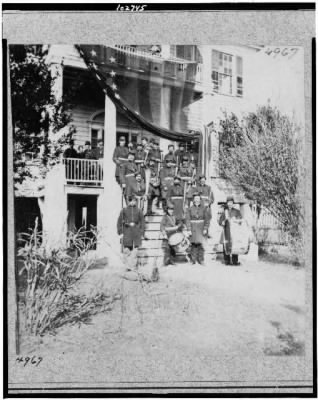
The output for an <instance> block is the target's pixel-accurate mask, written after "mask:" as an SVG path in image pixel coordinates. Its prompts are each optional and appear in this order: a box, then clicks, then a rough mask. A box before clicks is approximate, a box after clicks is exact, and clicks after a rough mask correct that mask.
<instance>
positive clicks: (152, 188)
mask: <svg viewBox="0 0 318 400" xmlns="http://www.w3.org/2000/svg"><path fill="white" fill-rule="evenodd" d="M149 169H150V179H149V188H148V204H147V214H148V215H151V214H152V204H153V201H154V199H156V198H157V204H156V206H157V207H158V208H159V205H160V201H161V191H160V178H159V176H158V174H157V172H156V165H155V161H154V160H150V162H149Z"/></svg>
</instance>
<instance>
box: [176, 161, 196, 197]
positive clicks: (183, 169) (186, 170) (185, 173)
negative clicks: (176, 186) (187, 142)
mask: <svg viewBox="0 0 318 400" xmlns="http://www.w3.org/2000/svg"><path fill="white" fill-rule="evenodd" d="M195 173H196V171H195V169H193V168H192V167H191V165H190V164H189V158H188V157H183V161H182V165H181V166H180V167H179V175H180V178H181V181H182V185H183V186H184V187H185V190H186V191H187V190H188V187H189V185H191V183H192V181H193V180H194V179H195Z"/></svg>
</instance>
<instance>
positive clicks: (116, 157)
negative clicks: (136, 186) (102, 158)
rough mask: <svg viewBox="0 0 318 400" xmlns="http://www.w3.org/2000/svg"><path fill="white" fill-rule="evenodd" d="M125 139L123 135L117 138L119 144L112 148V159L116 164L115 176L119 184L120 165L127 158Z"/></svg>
mask: <svg viewBox="0 0 318 400" xmlns="http://www.w3.org/2000/svg"><path fill="white" fill-rule="evenodd" d="M125 143H126V139H125V136H121V137H120V138H119V146H117V147H116V148H115V150H114V154H113V161H114V163H115V164H116V171H115V178H116V181H117V182H118V183H119V184H120V183H121V181H120V179H121V168H122V165H123V164H124V163H125V162H127V160H128V148H127V147H125Z"/></svg>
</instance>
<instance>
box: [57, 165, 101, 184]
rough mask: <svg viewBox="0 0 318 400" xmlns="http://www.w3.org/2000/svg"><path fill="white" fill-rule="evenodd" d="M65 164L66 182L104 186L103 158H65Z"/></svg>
mask: <svg viewBox="0 0 318 400" xmlns="http://www.w3.org/2000/svg"><path fill="white" fill-rule="evenodd" d="M63 164H64V166H65V183H66V184H71V185H74V184H76V185H84V186H85V185H89V186H102V183H103V159H99V160H89V159H81V158H64V159H63Z"/></svg>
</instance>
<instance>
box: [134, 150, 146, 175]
mask: <svg viewBox="0 0 318 400" xmlns="http://www.w3.org/2000/svg"><path fill="white" fill-rule="evenodd" d="M146 155H147V154H146V152H145V151H144V150H143V147H142V144H141V143H138V144H137V149H136V154H135V163H136V165H137V167H138V172H140V173H141V176H142V178H143V179H145V166H146Z"/></svg>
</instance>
